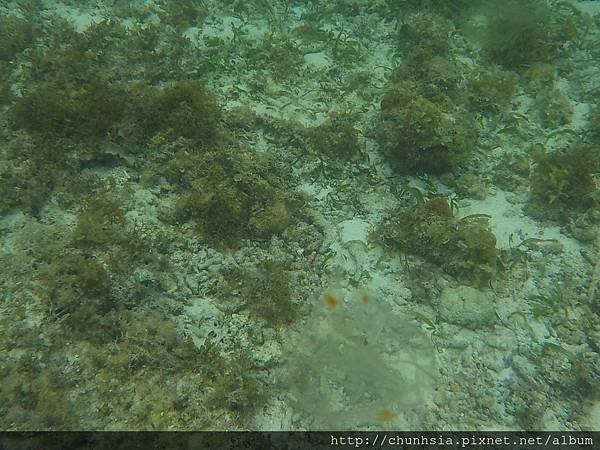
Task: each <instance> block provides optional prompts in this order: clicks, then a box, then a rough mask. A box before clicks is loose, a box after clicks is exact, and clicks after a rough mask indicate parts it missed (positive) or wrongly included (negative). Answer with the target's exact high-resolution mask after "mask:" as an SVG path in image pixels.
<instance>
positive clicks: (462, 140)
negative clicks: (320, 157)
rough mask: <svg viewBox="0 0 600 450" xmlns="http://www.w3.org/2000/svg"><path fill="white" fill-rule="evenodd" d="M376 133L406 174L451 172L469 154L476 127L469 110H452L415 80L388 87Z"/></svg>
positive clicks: (384, 150)
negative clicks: (426, 94)
mask: <svg viewBox="0 0 600 450" xmlns="http://www.w3.org/2000/svg"><path fill="white" fill-rule="evenodd" d="M376 134H377V137H378V140H379V143H380V146H381V148H382V151H383V153H384V154H385V155H386V157H387V159H388V160H389V161H390V164H391V165H392V166H393V167H394V169H396V170H397V171H399V172H401V173H405V174H423V173H430V174H441V173H445V172H449V171H452V170H453V169H454V168H455V167H456V166H458V165H459V164H461V163H463V162H465V161H466V160H467V159H468V157H469V156H470V154H471V152H472V151H473V148H474V146H475V143H476V141H477V135H478V132H477V127H476V126H475V123H474V121H473V118H472V117H470V116H469V114H468V113H467V112H466V111H460V110H452V111H451V110H450V109H449V104H448V103H444V104H438V103H434V102H432V101H430V100H428V99H427V98H425V97H424V96H422V95H421V94H420V92H419V88H418V86H417V85H416V84H415V83H412V82H403V83H400V84H393V85H391V86H389V87H388V89H387V91H386V93H385V94H384V97H383V99H382V101H381V120H380V126H379V128H378V129H377V130H376Z"/></svg>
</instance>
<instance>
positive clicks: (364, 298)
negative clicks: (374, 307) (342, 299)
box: [360, 291, 371, 303]
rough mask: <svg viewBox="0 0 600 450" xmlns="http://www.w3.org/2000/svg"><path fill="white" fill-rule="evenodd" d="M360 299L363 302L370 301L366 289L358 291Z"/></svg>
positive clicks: (369, 295)
mask: <svg viewBox="0 0 600 450" xmlns="http://www.w3.org/2000/svg"><path fill="white" fill-rule="evenodd" d="M360 299H361V300H362V302H363V303H370V302H371V294H369V293H368V292H367V291H362V292H361V293H360Z"/></svg>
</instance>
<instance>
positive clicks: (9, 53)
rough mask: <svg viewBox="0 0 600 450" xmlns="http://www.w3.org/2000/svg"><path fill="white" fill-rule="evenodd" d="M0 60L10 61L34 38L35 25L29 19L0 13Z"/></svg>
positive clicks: (35, 33)
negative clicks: (0, 37) (0, 31)
mask: <svg viewBox="0 0 600 450" xmlns="http://www.w3.org/2000/svg"><path fill="white" fill-rule="evenodd" d="M0 30H2V39H1V40H0V61H11V60H12V59H13V58H14V57H15V56H17V55H18V54H19V53H20V52H21V51H23V50H25V49H26V48H27V47H28V46H29V45H30V44H31V43H32V42H33V40H34V39H35V37H36V35H37V32H38V30H37V27H36V26H35V25H34V24H33V23H32V22H31V21H29V20H26V19H23V18H21V17H18V16H15V15H11V14H6V15H5V14H2V13H0Z"/></svg>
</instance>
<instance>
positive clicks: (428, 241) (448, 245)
mask: <svg viewBox="0 0 600 450" xmlns="http://www.w3.org/2000/svg"><path fill="white" fill-rule="evenodd" d="M487 222H488V218H487V217H485V216H484V215H481V216H473V217H465V218H463V219H460V220H459V219H457V218H456V217H455V216H454V212H453V211H452V209H451V208H450V205H449V204H448V201H447V200H446V199H445V198H443V197H436V198H431V199H428V200H426V201H423V202H422V203H420V202H419V203H418V204H417V206H416V207H414V208H400V209H398V210H396V211H394V212H393V213H392V215H391V216H390V217H389V218H388V219H387V220H386V221H385V222H384V223H383V225H382V226H381V229H380V231H379V234H380V235H381V237H382V239H383V242H384V243H386V244H387V245H389V246H391V247H392V248H395V249H398V250H402V251H405V252H408V253H412V254H415V255H419V256H422V257H425V258H426V259H428V260H429V261H431V262H433V263H435V264H439V265H440V266H441V267H442V268H443V269H444V270H445V271H447V272H448V273H450V274H451V275H454V276H456V277H457V278H459V279H461V280H464V281H466V282H468V283H471V284H473V285H476V286H482V287H485V286H487V285H488V283H489V281H490V280H493V279H494V278H495V277H496V276H497V275H498V266H497V263H498V256H499V252H498V249H496V237H495V236H494V234H493V233H492V232H491V231H490V229H489V226H488V223H487Z"/></svg>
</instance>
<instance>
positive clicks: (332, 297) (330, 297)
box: [323, 292, 340, 308]
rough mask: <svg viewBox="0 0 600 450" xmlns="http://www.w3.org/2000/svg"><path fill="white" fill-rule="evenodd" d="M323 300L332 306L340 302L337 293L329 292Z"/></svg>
mask: <svg viewBox="0 0 600 450" xmlns="http://www.w3.org/2000/svg"><path fill="white" fill-rule="evenodd" d="M323 301H324V302H325V304H326V305H327V306H329V307H330V308H335V307H336V306H337V305H338V303H339V302H340V301H339V300H338V298H337V297H336V296H335V295H333V294H331V293H329V292H328V293H327V294H325V295H324V296H323Z"/></svg>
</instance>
